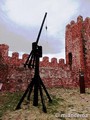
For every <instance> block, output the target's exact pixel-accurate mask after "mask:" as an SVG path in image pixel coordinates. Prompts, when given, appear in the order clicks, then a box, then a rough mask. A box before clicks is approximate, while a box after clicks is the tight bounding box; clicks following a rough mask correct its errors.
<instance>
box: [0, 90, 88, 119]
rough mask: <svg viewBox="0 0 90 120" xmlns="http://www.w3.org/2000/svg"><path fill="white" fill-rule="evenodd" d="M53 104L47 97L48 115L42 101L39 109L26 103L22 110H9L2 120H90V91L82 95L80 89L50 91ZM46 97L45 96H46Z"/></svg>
mask: <svg viewBox="0 0 90 120" xmlns="http://www.w3.org/2000/svg"><path fill="white" fill-rule="evenodd" d="M48 92H49V93H50V96H51V98H52V103H48V101H47V100H48V99H47V97H45V98H44V99H45V104H46V108H47V113H44V112H43V111H42V104H41V100H40V99H39V105H38V107H35V106H33V105H32V99H31V101H30V104H27V101H24V103H23V105H22V109H20V110H13V111H10V110H7V111H6V112H5V113H4V114H3V116H2V118H1V119H0V120H90V89H86V93H85V94H80V91H79V89H78V88H77V89H65V88H52V89H48ZM44 96H45V95H44Z"/></svg>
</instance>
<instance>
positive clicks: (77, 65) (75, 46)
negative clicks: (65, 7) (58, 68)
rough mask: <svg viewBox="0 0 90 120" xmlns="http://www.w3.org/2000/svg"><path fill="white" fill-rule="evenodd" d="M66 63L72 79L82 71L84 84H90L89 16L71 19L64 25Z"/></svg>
mask: <svg viewBox="0 0 90 120" xmlns="http://www.w3.org/2000/svg"><path fill="white" fill-rule="evenodd" d="M65 35H66V36H65V37H66V38H65V50H66V51H65V52H66V64H68V65H69V67H70V69H71V70H72V73H73V75H74V79H76V78H77V77H78V74H79V72H83V73H84V77H85V84H86V86H88V85H90V18H86V19H85V20H84V21H83V18H82V16H79V17H78V18H77V22H75V21H71V23H70V24H68V25H67V26H66V34H65Z"/></svg>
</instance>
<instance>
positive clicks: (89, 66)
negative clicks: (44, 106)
mask: <svg viewBox="0 0 90 120" xmlns="http://www.w3.org/2000/svg"><path fill="white" fill-rule="evenodd" d="M65 35H66V36H65V50H66V51H65V52H66V64H65V62H64V59H60V60H59V62H57V59H56V58H52V59H51V62H49V58H48V57H43V59H42V61H40V76H41V79H42V81H43V82H44V84H45V86H46V87H70V88H71V87H78V86H79V75H80V73H84V79H85V87H90V18H86V19H85V20H84V21H83V18H82V16H79V17H78V18H77V22H75V21H71V23H70V24H68V25H67V26H66V33H65ZM8 51H9V46H8V45H5V44H0V86H1V84H3V86H2V88H1V90H2V91H11V92H13V91H19V90H25V89H26V87H27V85H28V84H29V83H30V81H31V79H32V78H33V75H34V70H31V69H28V68H24V63H25V61H26V59H27V57H28V54H23V55H22V59H20V58H19V53H18V52H13V53H12V57H10V56H8Z"/></svg>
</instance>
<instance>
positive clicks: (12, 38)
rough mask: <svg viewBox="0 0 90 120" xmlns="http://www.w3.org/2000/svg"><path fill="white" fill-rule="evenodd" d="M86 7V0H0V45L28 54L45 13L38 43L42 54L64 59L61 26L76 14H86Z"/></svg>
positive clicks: (63, 28)
mask: <svg viewBox="0 0 90 120" xmlns="http://www.w3.org/2000/svg"><path fill="white" fill-rule="evenodd" d="M89 6H90V0H0V44H2V43H6V44H8V45H9V46H10V51H17V52H20V53H23V52H24V53H29V52H30V51H31V47H32V42H35V41H36V38H37V35H38V32H39V29H40V26H41V23H42V20H43V17H44V14H45V12H47V14H48V15H47V18H46V21H45V24H44V27H43V31H42V33H41V37H40V40H39V45H42V47H43V53H44V55H48V56H50V57H57V58H64V57H65V52H64V51H65V26H66V25H67V24H68V23H69V22H70V21H71V20H75V21H76V19H77V17H78V16H79V15H82V16H83V17H84V18H85V17H89V16H90V12H89V11H90V9H89ZM46 25H47V27H48V29H47V31H46V29H45V26H46Z"/></svg>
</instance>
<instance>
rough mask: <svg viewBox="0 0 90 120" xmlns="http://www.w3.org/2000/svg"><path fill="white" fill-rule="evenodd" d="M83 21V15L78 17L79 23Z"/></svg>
mask: <svg viewBox="0 0 90 120" xmlns="http://www.w3.org/2000/svg"><path fill="white" fill-rule="evenodd" d="M80 22H83V17H82V16H81V15H79V16H78V17H77V23H80Z"/></svg>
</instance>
